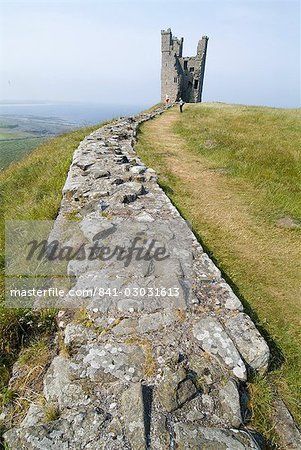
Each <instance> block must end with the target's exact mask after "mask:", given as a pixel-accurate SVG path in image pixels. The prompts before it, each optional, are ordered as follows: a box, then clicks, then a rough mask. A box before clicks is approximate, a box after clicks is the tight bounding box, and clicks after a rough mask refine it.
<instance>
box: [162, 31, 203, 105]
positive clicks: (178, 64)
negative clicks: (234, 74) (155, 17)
mask: <svg viewBox="0 0 301 450" xmlns="http://www.w3.org/2000/svg"><path fill="white" fill-rule="evenodd" d="M208 39H209V38H208V37H207V36H203V37H202V39H201V40H200V41H199V43H198V47H197V55H196V56H189V57H183V56H182V53H183V41H184V38H181V39H178V38H177V37H175V36H173V35H172V32H171V29H170V28H168V30H167V31H165V30H162V31H161V51H162V66H161V101H162V102H164V101H165V99H166V96H168V97H169V99H170V101H171V102H175V101H177V100H179V98H181V99H182V100H183V101H184V102H186V103H197V102H201V101H202V90H203V81H204V72H205V62H206V53H207V44H208Z"/></svg>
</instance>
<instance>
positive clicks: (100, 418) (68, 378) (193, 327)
mask: <svg viewBox="0 0 301 450" xmlns="http://www.w3.org/2000/svg"><path fill="white" fill-rule="evenodd" d="M161 112H162V109H160V108H159V109H157V110H154V111H153V112H151V113H148V114H141V115H139V116H137V117H134V118H124V119H120V120H117V121H115V122H114V123H110V124H108V125H106V126H104V127H102V128H100V129H99V130H97V131H95V132H93V133H92V134H91V135H89V136H87V137H86V138H85V139H84V141H83V142H81V144H80V145H79V147H78V149H77V150H76V151H75V154H74V158H73V162H72V165H71V167H70V171H69V174H68V178H67V181H66V185H65V187H64V191H63V200H62V203H61V208H60V212H59V216H58V218H57V220H56V224H55V228H54V231H53V234H54V236H55V235H57V234H62V233H63V231H62V230H63V229H64V221H65V220H66V218H70V217H73V219H76V221H77V223H78V231H76V232H75V233H74V236H72V239H73V244H76V245H79V244H80V243H82V242H85V243H86V244H89V243H90V244H91V243H92V242H95V236H96V235H97V236H101V237H102V238H103V239H104V240H107V241H108V242H110V243H114V244H115V245H117V244H120V245H124V243H125V242H127V241H130V240H131V236H132V234H131V233H132V232H133V230H134V231H135V230H136V232H139V233H141V236H142V235H143V236H144V237H145V236H146V240H145V242H146V241H147V239H148V240H150V239H151V238H154V237H155V238H156V239H157V241H162V242H163V241H164V243H165V245H166V248H167V249H168V251H169V257H168V258H166V259H162V260H160V261H156V262H155V263H154V262H153V261H152V260H145V259H141V260H135V261H131V264H128V265H127V266H126V264H125V263H124V261H116V260H113V259H111V260H110V261H108V262H107V263H104V262H103V261H99V260H89V261H87V260H85V261H80V260H75V261H70V262H69V265H68V271H69V275H70V276H71V277H72V280H73V287H75V288H76V289H77V290H79V289H88V288H92V289H93V290H94V291H93V292H95V294H96V295H93V296H89V295H88V296H86V297H85V298H81V299H80V305H79V304H78V303H77V304H76V305H74V299H72V298H71V297H70V296H68V295H66V298H65V299H64V300H63V304H60V309H61V310H60V312H59V314H58V324H59V327H60V328H61V330H62V333H63V338H64V345H65V347H66V349H67V350H68V353H69V354H68V355H67V356H66V351H65V352H64V354H58V356H56V357H55V358H54V360H53V361H52V363H51V365H50V367H49V369H48V371H47V374H46V376H45V379H44V396H45V399H46V401H47V402H48V404H53V405H55V406H57V407H58V409H59V411H60V415H59V417H58V418H57V419H56V420H53V421H52V422H48V423H45V414H44V409H43V407H41V406H39V405H37V404H32V405H31V406H30V408H29V411H28V414H27V416H26V418H25V420H24V421H23V422H22V423H21V424H20V426H19V427H18V428H14V429H11V430H9V431H8V432H6V434H5V440H6V442H7V443H8V445H9V448H10V449H18V450H19V449H43V450H45V449H60V450H62V449H112V450H113V449H133V450H138V449H149V448H151V449H155V450H160V449H162V450H163V449H164V450H165V449H200V448H204V449H209V448H210V449H214V450H216V449H226V448H229V449H231V450H236V449H237V450H240V449H258V448H260V447H259V444H258V442H257V441H256V440H255V437H254V436H255V435H254V433H251V432H250V431H249V430H248V429H247V428H246V424H245V422H246V421H247V420H248V418H249V412H248V410H247V406H246V405H247V393H246V391H245V381H246V380H247V377H248V374H249V373H250V372H251V371H258V372H260V373H264V372H265V371H266V370H267V366H268V361H269V349H268V346H267V344H266V342H265V341H264V339H263V338H262V336H261V335H260V334H259V332H258V330H257V329H256V327H255V325H254V324H253V322H252V321H251V320H250V318H249V317H248V316H247V315H246V314H245V313H244V312H243V306H242V304H241V302H240V301H239V299H238V298H237V297H236V296H235V294H234V293H233V291H232V290H231V288H230V286H229V285H228V284H227V283H226V282H225V280H224V279H223V278H222V277H221V274H220V271H219V270H218V269H217V267H216V266H215V265H214V264H213V262H212V261H211V260H210V259H209V257H208V256H207V254H205V253H204V251H203V249H202V247H201V246H200V244H199V243H198V242H197V240H196V238H195V236H194V235H193V233H192V232H191V230H190V228H189V226H188V224H187V223H186V222H185V221H184V220H183V219H182V217H181V216H180V215H179V213H178V211H177V210H176V208H175V207H174V206H173V205H172V204H171V202H170V200H169V199H168V197H167V196H166V195H165V194H164V192H163V191H162V190H161V188H160V187H159V186H158V184H157V181H156V174H155V173H154V171H153V170H151V169H149V168H147V167H145V165H144V164H143V163H142V162H141V161H140V159H139V158H138V156H137V154H136V153H135V150H134V148H133V145H134V140H135V137H136V133H137V127H138V125H139V124H140V123H141V122H143V121H145V120H150V119H152V118H153V117H154V116H156V115H157V114H160V113H161ZM72 239H71V240H72ZM68 242H70V237H68ZM158 286H159V289H160V292H159V294H160V295H150V296H145V295H142V294H144V292H145V291H143V292H142V293H141V291H139V289H141V288H143V289H145V290H148V289H156V288H158ZM95 288H97V289H95ZM100 288H104V289H109V288H111V289H115V291H114V292H115V294H116V296H114V297H113V296H110V295H100V293H99V292H100V291H99V289H100ZM173 288H174V289H175V291H174V292H176V293H177V294H178V295H174V296H169V295H167V294H166V289H173ZM125 289H128V291H125ZM135 289H136V290H135ZM162 289H163V290H162ZM164 289H165V290H164ZM125 292H127V295H125ZM137 292H138V293H139V295H136V293H137ZM149 292H152V293H153V292H154V291H149ZM168 292H169V291H168ZM79 306H81V309H80V310H78V308H79Z"/></svg>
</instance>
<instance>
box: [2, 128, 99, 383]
mask: <svg viewBox="0 0 301 450" xmlns="http://www.w3.org/2000/svg"><path fill="white" fill-rule="evenodd" d="M99 126H100V125H97V126H93V127H87V128H82V129H79V130H76V131H73V132H71V133H67V134H64V135H61V136H59V137H56V138H54V139H51V140H48V141H47V142H46V143H44V144H43V145H41V146H40V147H38V148H36V149H35V150H33V151H32V152H31V153H30V154H29V155H27V156H26V157H25V158H24V159H22V160H21V161H19V162H16V163H14V164H12V165H11V166H10V167H8V168H7V169H6V170H4V171H2V172H1V173H0V268H1V274H0V292H1V295H0V387H1V386H5V385H6V383H7V381H8V379H9V375H10V368H11V364H12V363H13V362H14V361H15V359H16V357H17V354H18V352H19V350H20V348H21V347H22V346H23V345H26V343H27V342H30V341H32V339H38V338H39V336H40V335H41V334H43V333H49V330H51V329H52V328H53V326H54V315H55V312H54V311H41V312H40V313H34V312H32V311H30V310H24V309H7V308H5V305H4V225H5V220H6V219H11V220H12V219H15V220H18V219H19V220H43V219H47V220H52V219H55V217H56V215H57V212H58V209H59V206H60V201H61V192H62V188H63V186H64V183H65V180H66V176H67V172H68V169H69V166H70V163H71V161H72V156H73V153H74V150H75V149H76V148H77V146H78V144H79V142H80V141H81V140H82V139H83V138H84V137H85V136H86V135H88V134H89V133H91V132H92V131H93V130H95V129H97V128H99ZM25 354H26V353H25Z"/></svg>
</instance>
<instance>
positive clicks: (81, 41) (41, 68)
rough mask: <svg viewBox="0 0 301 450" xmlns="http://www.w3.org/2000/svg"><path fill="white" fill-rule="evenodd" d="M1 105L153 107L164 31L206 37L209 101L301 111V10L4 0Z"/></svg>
mask: <svg viewBox="0 0 301 450" xmlns="http://www.w3.org/2000/svg"><path fill="white" fill-rule="evenodd" d="M0 17H1V19H0V60H1V65H0V100H6V101H10V100H11V101H17V100H20V101H24V100H32V101H43V100H50V101H84V102H100V103H110V104H129V105H135V104H149V105H151V104H154V103H156V102H158V101H159V98H160V60H161V50H160V39H161V36H160V31H161V29H166V28H168V27H170V28H171V29H172V31H173V33H174V34H175V35H176V36H178V37H181V36H183V37H184V55H185V56H193V55H194V54H195V52H196V46H197V41H198V39H199V38H200V37H201V36H202V35H204V34H206V35H208V36H209V44H208V58H207V66H206V73H205V83H204V93H203V100H204V101H222V102H229V103H245V104H257V105H271V106H280V107H299V106H300V2H299V1H298V0H297V1H294V0H283V1H282V0H262V1H261V0H250V1H244V0H220V1H215V0H208V1H202V0H198V1H197V0H195V1H190V0H188V1H177V0H173V1H169V0H152V1H149V0H146V1H144V0H139V1H138V0H137V1H132V0H123V1H122V0H119V1H114V0H109V1H107V0H104V1H102V0H59V1H57V0H52V1H50V0H48V1H47V0H39V1H37V0H33V1H31V0H19V1H17V0H7V1H6V0H0Z"/></svg>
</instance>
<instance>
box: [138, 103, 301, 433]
mask: <svg viewBox="0 0 301 450" xmlns="http://www.w3.org/2000/svg"><path fill="white" fill-rule="evenodd" d="M300 123H301V121H300V111H299V110H284V109H274V108H263V107H262V108H260V107H248V106H239V105H226V104H198V105H185V107H184V113H183V114H180V113H179V111H178V109H177V108H176V109H175V108H173V109H171V110H169V111H167V112H166V113H165V114H163V115H162V116H161V117H158V118H156V119H155V120H153V121H151V122H147V123H145V124H143V126H142V127H141V129H140V134H139V141H138V145H137V147H136V150H137V151H138V153H139V155H140V156H141V157H142V158H143V160H144V162H145V163H146V164H147V165H149V166H150V167H153V168H154V169H155V170H156V171H157V172H158V173H159V180H160V183H161V185H162V187H163V188H165V190H166V192H167V194H168V195H169V196H170V198H171V199H172V201H173V202H174V203H175V204H176V206H177V207H178V208H179V210H180V211H181V213H182V214H183V216H184V217H185V218H187V219H188V220H190V221H191V222H192V224H193V228H194V230H195V232H196V233H197V235H198V236H199V237H200V240H201V241H202V243H203V245H204V246H205V248H206V249H207V250H208V252H209V253H210V254H211V256H212V257H213V259H215V261H216V262H217V264H218V266H219V267H220V268H221V269H222V270H223V272H224V274H225V275H226V277H228V279H229V280H230V282H231V283H232V286H234V288H235V290H236V292H237V293H238V295H239V296H240V298H241V299H242V301H243V303H244V305H245V307H246V309H247V311H248V313H249V314H250V315H251V316H252V318H253V319H254V320H255V321H256V322H257V324H258V326H259V328H260V329H261V331H262V332H263V334H264V335H265V337H266V339H267V340H268V343H269V345H270V348H271V349H272V357H273V358H272V362H271V371H270V373H269V375H268V377H265V378H263V379H260V378H256V379H255V380H254V382H253V383H252V384H251V385H250V391H251V392H253V393H254V394H255V393H256V395H254V396H253V398H252V403H251V406H252V408H253V412H254V425H255V426H256V427H257V429H260V430H262V431H263V432H265V434H266V435H268V436H269V437H270V438H271V439H273V428H274V425H275V424H274V422H273V405H272V403H273V395H274V394H273V390H274V389H275V388H276V389H277V390H278V392H279V393H280V394H281V396H282V397H283V399H284V400H285V402H286V404H287V406H288V407H289V408H290V410H291V411H292V412H293V414H294V416H295V419H296V420H297V421H298V423H299V424H301V407H300V406H301V379H300V373H301V352H300V341H301V339H300V338H301V332H300V313H301V305H300V287H301V270H300V269H301V263H300V262H301V242H300V238H301V202H300V194H301V145H300V135H301V133H300V132H301V126H300Z"/></svg>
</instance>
